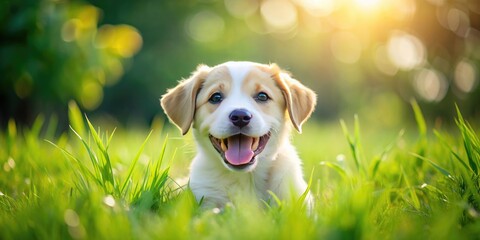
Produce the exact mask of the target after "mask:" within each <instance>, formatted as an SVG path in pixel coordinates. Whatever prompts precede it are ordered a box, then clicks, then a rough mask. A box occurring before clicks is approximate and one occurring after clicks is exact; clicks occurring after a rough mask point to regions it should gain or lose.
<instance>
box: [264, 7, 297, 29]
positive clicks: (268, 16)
mask: <svg viewBox="0 0 480 240" xmlns="http://www.w3.org/2000/svg"><path fill="white" fill-rule="evenodd" d="M260 11H261V13H262V17H263V19H264V20H265V22H266V23H267V25H268V26H269V27H270V30H272V31H279V32H288V31H291V30H293V29H294V27H295V26H296V24H297V9H296V8H295V6H294V5H293V3H292V2H290V1H288V0H266V1H263V2H262V5H261V7H260Z"/></svg>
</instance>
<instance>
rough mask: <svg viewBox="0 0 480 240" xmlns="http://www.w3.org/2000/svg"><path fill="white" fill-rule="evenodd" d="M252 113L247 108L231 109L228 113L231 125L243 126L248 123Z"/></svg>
mask: <svg viewBox="0 0 480 240" xmlns="http://www.w3.org/2000/svg"><path fill="white" fill-rule="evenodd" d="M252 117H253V115H252V114H251V113H250V112H249V111H248V110H247V109H243V108H241V109H235V110H233V111H232V112H231V113H230V115H229V118H230V121H231V122H232V123H233V125H235V126H237V127H239V128H243V127H245V126H247V125H248V124H249V123H250V119H252Z"/></svg>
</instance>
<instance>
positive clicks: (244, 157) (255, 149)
mask: <svg viewBox="0 0 480 240" xmlns="http://www.w3.org/2000/svg"><path fill="white" fill-rule="evenodd" d="M209 137H210V141H211V142H212V145H213V146H214V147H215V149H216V150H217V151H218V152H219V153H220V155H221V156H222V158H223V160H224V161H225V163H226V164H228V165H230V166H232V167H234V168H237V169H243V168H246V167H247V166H249V165H252V164H253V163H255V157H256V156H257V155H258V154H260V153H261V152H262V151H263V149H265V145H267V142H268V140H269V139H270V132H268V133H267V134H265V135H263V136H261V137H250V136H247V135H243V134H237V135H233V136H230V137H228V138H224V139H219V138H216V137H214V136H212V135H210V136H209Z"/></svg>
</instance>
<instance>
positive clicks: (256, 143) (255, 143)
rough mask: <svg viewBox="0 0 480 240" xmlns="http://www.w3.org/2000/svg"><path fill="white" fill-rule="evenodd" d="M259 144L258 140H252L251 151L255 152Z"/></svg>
mask: <svg viewBox="0 0 480 240" xmlns="http://www.w3.org/2000/svg"><path fill="white" fill-rule="evenodd" d="M259 142H260V138H253V143H252V150H253V151H255V150H257V148H258V143H259Z"/></svg>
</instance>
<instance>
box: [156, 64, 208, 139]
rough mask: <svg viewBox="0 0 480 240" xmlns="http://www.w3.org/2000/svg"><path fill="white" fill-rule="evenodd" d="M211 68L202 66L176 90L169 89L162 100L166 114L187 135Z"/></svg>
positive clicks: (161, 103)
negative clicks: (200, 91) (198, 98)
mask: <svg viewBox="0 0 480 240" xmlns="http://www.w3.org/2000/svg"><path fill="white" fill-rule="evenodd" d="M209 71H210V68H209V67H208V66H206V65H200V66H198V67H197V70H196V71H195V72H193V73H192V76H190V78H188V79H184V80H182V81H180V82H179V83H178V85H177V86H176V87H175V88H172V89H169V90H168V91H167V93H166V94H165V95H163V96H162V98H161V100H160V105H161V106H162V108H163V110H164V111H165V114H167V116H168V118H169V119H170V121H171V122H173V123H174V124H175V125H176V126H177V127H178V128H180V130H181V131H182V134H183V135H185V134H186V133H187V132H188V130H189V129H190V126H191V125H192V121H193V117H194V116H195V103H196V98H197V93H198V91H199V90H200V88H201V87H202V84H203V82H204V81H205V78H206V77H207V74H208V73H209Z"/></svg>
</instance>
